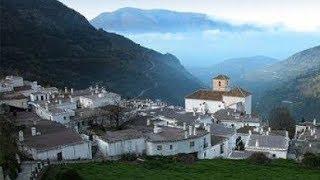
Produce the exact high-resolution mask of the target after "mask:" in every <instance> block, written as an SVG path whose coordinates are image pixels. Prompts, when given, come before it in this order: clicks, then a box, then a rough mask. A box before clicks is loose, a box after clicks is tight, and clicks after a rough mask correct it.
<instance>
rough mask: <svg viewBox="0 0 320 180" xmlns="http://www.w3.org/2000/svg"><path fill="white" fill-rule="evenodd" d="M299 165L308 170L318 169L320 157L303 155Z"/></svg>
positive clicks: (311, 154)
mask: <svg viewBox="0 0 320 180" xmlns="http://www.w3.org/2000/svg"><path fill="white" fill-rule="evenodd" d="M301 163H302V164H303V165H304V166H306V167H310V168H320V155H319V154H318V155H316V154H313V153H305V154H304V155H303V159H302V161H301Z"/></svg>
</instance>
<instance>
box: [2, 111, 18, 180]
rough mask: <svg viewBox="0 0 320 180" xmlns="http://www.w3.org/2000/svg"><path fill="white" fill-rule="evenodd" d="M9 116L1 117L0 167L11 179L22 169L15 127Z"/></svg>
mask: <svg viewBox="0 0 320 180" xmlns="http://www.w3.org/2000/svg"><path fill="white" fill-rule="evenodd" d="M9 118H11V117H9V116H7V115H0V166H2V167H3V170H4V173H5V174H8V175H9V176H10V177H11V178H15V177H16V176H17V174H16V171H17V170H18V169H19V168H20V167H19V165H18V163H17V160H16V154H17V153H18V149H17V146H16V143H15V140H16V139H15V134H14V133H16V131H17V130H16V128H15V126H14V125H13V124H12V123H10V122H9V120H8V119H9Z"/></svg>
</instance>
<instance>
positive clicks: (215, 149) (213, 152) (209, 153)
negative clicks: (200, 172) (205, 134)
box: [198, 140, 228, 159]
mask: <svg viewBox="0 0 320 180" xmlns="http://www.w3.org/2000/svg"><path fill="white" fill-rule="evenodd" d="M221 145H222V146H223V153H221V151H220V146H221ZM227 146H228V141H227V140H226V141H223V142H221V143H219V144H215V145H214V146H211V147H208V148H207V149H205V151H203V152H202V153H199V154H198V158H199V159H213V158H217V157H227V155H228V152H227V150H228V149H227Z"/></svg>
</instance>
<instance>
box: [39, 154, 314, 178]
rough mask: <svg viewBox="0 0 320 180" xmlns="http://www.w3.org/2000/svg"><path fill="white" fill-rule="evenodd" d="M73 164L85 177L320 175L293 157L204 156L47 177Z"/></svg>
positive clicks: (99, 166)
mask: <svg viewBox="0 0 320 180" xmlns="http://www.w3.org/2000/svg"><path fill="white" fill-rule="evenodd" d="M67 168H72V169H75V170H77V171H78V172H79V174H80V175H81V176H82V177H83V178H84V179H150V178H152V179H161V180H163V179H309V180H311V179H320V171H319V170H309V169H304V168H301V167H300V166H299V165H297V164H296V163H294V162H292V161H286V160H276V161H273V162H272V164H270V165H254V164H250V163H249V162H247V161H234V160H223V159H215V160H203V161H198V162H196V163H195V164H193V165H184V164H181V163H173V162H163V161H151V162H145V163H144V164H139V165H136V164H128V163H118V162H109V163H93V164H72V165H68V166H60V167H56V168H52V169H51V170H50V171H49V173H48V174H47V176H46V178H45V179H54V177H55V174H56V173H58V172H59V171H61V170H64V169H67Z"/></svg>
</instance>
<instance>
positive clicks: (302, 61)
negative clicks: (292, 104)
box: [245, 46, 320, 83]
mask: <svg viewBox="0 0 320 180" xmlns="http://www.w3.org/2000/svg"><path fill="white" fill-rule="evenodd" d="M318 69H320V46H316V47H313V48H310V49H307V50H304V51H301V52H298V53H296V54H294V55H292V56H290V57H289V58H287V59H285V60H283V61H280V62H278V63H275V64H273V65H271V66H269V67H266V68H260V69H256V70H255V71H252V72H251V73H248V74H247V75H246V77H245V78H246V79H247V80H248V81H264V82H275V83H276V82H279V83H282V82H283V81H287V80H289V79H293V78H296V77H298V76H299V75H304V74H306V73H308V72H310V71H314V70H318Z"/></svg>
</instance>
